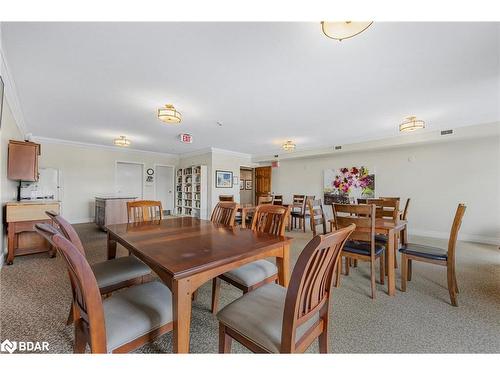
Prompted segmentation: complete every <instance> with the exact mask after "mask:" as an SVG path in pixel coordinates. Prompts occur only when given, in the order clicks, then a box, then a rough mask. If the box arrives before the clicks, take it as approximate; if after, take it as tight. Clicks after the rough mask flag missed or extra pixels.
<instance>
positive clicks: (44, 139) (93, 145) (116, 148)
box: [32, 136, 179, 159]
mask: <svg viewBox="0 0 500 375" xmlns="http://www.w3.org/2000/svg"><path fill="white" fill-rule="evenodd" d="M32 140H34V141H36V142H40V143H42V144H43V143H52V144H59V145H67V146H76V147H84V148H100V149H105V150H109V151H115V152H133V153H143V154H153V155H160V156H163V157H170V158H176V159H179V155H177V154H169V153H167V152H158V151H147V150H140V149H137V148H129V147H119V146H108V145H100V144H97V143H86V142H77V141H68V140H65V139H59V138H49V137H39V136H33V137H32Z"/></svg>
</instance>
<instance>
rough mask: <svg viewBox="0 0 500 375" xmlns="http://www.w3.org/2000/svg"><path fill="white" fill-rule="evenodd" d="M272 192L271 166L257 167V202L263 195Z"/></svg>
mask: <svg viewBox="0 0 500 375" xmlns="http://www.w3.org/2000/svg"><path fill="white" fill-rule="evenodd" d="M270 194H271V167H259V168H255V202H258V200H259V197H260V196H262V195H270Z"/></svg>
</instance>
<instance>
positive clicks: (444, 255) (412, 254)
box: [399, 203, 466, 306]
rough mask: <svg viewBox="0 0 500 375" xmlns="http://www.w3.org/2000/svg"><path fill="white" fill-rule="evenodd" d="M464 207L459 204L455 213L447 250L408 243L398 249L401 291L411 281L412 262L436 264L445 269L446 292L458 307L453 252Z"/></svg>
mask: <svg viewBox="0 0 500 375" xmlns="http://www.w3.org/2000/svg"><path fill="white" fill-rule="evenodd" d="M465 209H466V206H465V204H463V203H460V204H459V205H458V207H457V210H456V212H455V218H454V219H453V225H452V227H451V231H450V237H449V239H448V249H443V248H438V247H432V246H426V245H419V244H412V243H409V244H407V245H406V246H404V247H403V248H401V249H399V251H400V252H401V290H402V291H403V292H406V283H407V281H410V280H411V273H412V261H414V260H415V261H419V262H425V263H432V264H437V265H439V266H444V267H446V271H447V279H448V292H449V294H450V300H451V304H452V305H453V306H458V301H457V294H458V284H457V276H456V271H455V252H456V245H457V238H458V231H459V230H460V226H461V224H462V219H463V217H464V214H465Z"/></svg>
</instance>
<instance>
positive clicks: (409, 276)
mask: <svg viewBox="0 0 500 375" xmlns="http://www.w3.org/2000/svg"><path fill="white" fill-rule="evenodd" d="M411 269H412V260H411V259H408V281H411Z"/></svg>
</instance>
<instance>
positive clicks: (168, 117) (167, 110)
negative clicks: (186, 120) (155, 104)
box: [158, 104, 181, 124]
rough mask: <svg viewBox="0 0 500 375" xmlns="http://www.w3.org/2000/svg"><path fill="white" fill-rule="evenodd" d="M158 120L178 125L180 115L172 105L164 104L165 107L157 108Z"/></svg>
mask: <svg viewBox="0 0 500 375" xmlns="http://www.w3.org/2000/svg"><path fill="white" fill-rule="evenodd" d="M158 118H159V119H160V121H163V122H168V123H170V124H178V123H180V122H181V113H180V112H179V111H177V110H176V109H175V107H174V106H173V105H172V104H165V107H162V108H158Z"/></svg>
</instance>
